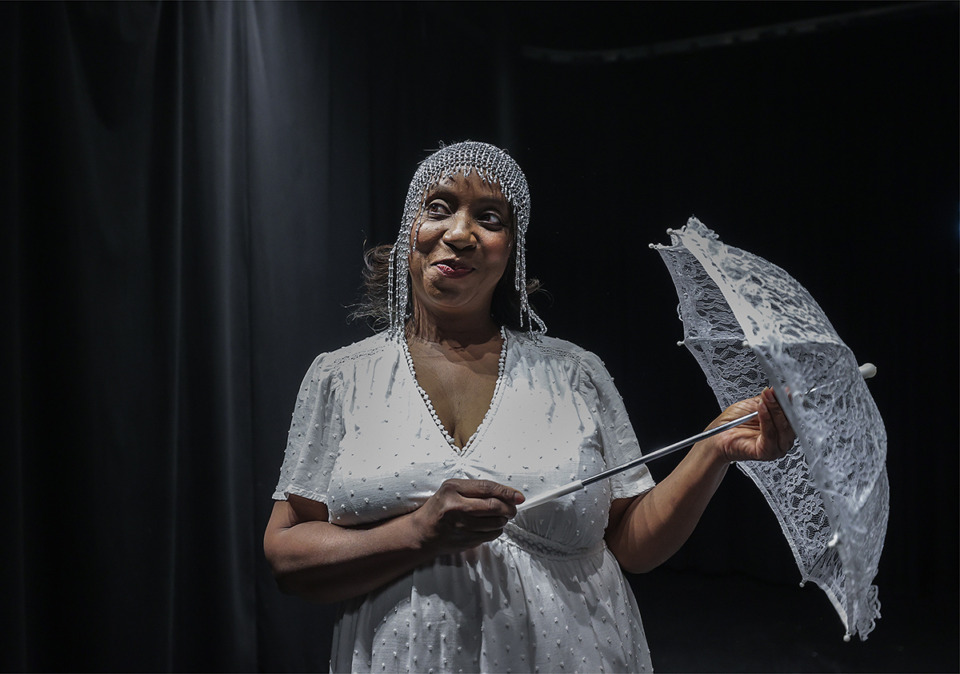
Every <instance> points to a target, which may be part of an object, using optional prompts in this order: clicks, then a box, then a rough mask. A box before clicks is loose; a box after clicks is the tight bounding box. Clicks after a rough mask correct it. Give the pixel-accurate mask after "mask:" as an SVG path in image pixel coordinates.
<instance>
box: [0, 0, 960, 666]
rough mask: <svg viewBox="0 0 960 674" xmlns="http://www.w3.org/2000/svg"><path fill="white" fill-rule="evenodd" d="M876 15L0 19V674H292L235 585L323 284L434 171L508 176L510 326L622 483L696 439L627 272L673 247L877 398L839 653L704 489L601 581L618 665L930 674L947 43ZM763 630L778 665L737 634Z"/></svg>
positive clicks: (790, 572)
mask: <svg viewBox="0 0 960 674" xmlns="http://www.w3.org/2000/svg"><path fill="white" fill-rule="evenodd" d="M776 7H779V9H776ZM884 7H886V8H887V9H888V10H889V9H890V8H891V7H894V5H891V4H889V3H830V4H829V5H826V4H823V3H810V4H807V5H795V4H792V3H789V4H782V3H746V4H738V3H721V4H719V5H714V4H710V3H708V4H697V3H693V4H691V3H682V4H671V3H650V4H647V3H636V4H633V3H630V4H621V3H609V4H607V3H600V4H594V3H591V4H587V5H581V4H567V3H562V4H549V3H518V4H498V3H482V4H457V3H451V4H433V3H427V4H419V3H414V4H407V3H384V4H380V3H371V4H367V3H330V4H326V3H304V4H300V3H244V2H237V3H209V4H208V3H186V4H178V3H102V4H101V3H36V4H30V3H22V4H21V3H3V4H2V5H0V54H2V58H0V69H2V70H0V91H2V93H3V96H4V100H5V104H4V105H3V106H2V107H0V171H2V174H0V178H2V193H0V198H2V202H0V218H2V223H3V225H2V230H0V237H2V238H0V277H2V279H3V305H2V312H3V313H2V323H3V329H2V335H3V339H4V342H3V344H2V347H3V348H2V355H0V368H2V369H0V382H2V390H3V394H4V398H3V401H4V405H3V406H2V412H0V415H2V416H0V422H2V423H0V429H2V430H0V433H2V436H0V437H2V439H3V440H2V442H3V452H2V455H0V461H2V464H0V507H2V511H3V513H4V520H3V521H4V525H5V531H6V532H7V542H6V544H5V545H3V546H0V547H2V552H0V558H2V560H3V565H2V573H3V581H4V582H3V585H4V600H3V602H2V609H0V611H2V615H3V619H4V623H5V625H6V629H5V632H4V633H5V635H6V636H5V639H4V644H5V647H4V648H3V649H2V655H0V668H2V669H4V670H7V671H10V670H20V671H120V670H132V671H145V670H164V671H254V670H261V671H306V670H325V669H326V658H327V655H328V653H329V639H330V629H331V625H332V621H333V618H334V613H333V609H332V608H330V607H319V606H314V605H311V604H308V603H306V602H303V601H301V600H299V599H296V598H291V597H285V596H283V595H281V594H280V593H279V592H278V591H277V590H276V588H275V586H274V584H273V581H272V579H271V577H270V574H269V570H268V569H267V566H266V564H265V562H264V560H263V555H262V547H261V536H262V531H263V527H264V525H265V523H266V519H267V516H268V513H269V510H270V507H271V501H270V495H271V493H272V490H273V486H274V484H275V481H276V477H277V474H278V470H279V465H280V461H281V456H282V452H283V447H284V445H285V436H286V430H287V425H288V423H289V418H290V412H291V411H292V409H293V403H294V400H295V394H296V388H297V385H298V384H299V382H300V378H301V377H302V375H303V373H304V371H305V370H306V368H307V367H308V366H309V364H310V362H311V361H312V359H313V357H314V356H315V355H316V354H317V353H319V352H321V351H324V350H329V349H332V348H335V347H337V346H339V345H342V344H344V343H347V342H349V341H352V340H354V339H356V338H359V337H362V336H365V335H366V334H368V330H367V328H366V327H365V326H364V325H359V324H348V323H347V322H346V316H347V314H348V313H349V305H350V304H351V303H353V302H354V301H356V298H357V289H358V286H359V280H360V277H359V271H360V256H361V253H362V250H363V247H364V245H365V244H372V243H382V242H387V241H390V240H392V238H393V236H394V233H395V231H396V228H397V225H398V224H399V216H400V208H401V204H402V199H403V195H404V194H405V191H406V185H407V181H408V180H409V177H410V175H411V174H412V172H413V170H414V169H415V166H416V162H417V161H419V160H420V159H422V158H423V156H424V155H425V153H426V151H427V150H428V149H431V148H435V147H437V145H438V143H439V142H440V141H446V142H452V141H456V140H463V139H467V138H471V139H476V140H488V141H491V142H494V143H497V144H500V145H503V146H505V147H507V148H508V149H509V150H510V151H511V152H512V154H513V155H514V156H515V157H516V158H517V159H518V161H519V162H520V164H521V165H522V166H523V167H524V169H525V170H526V172H527V176H528V178H529V181H530V184H531V190H532V195H533V205H532V224H531V230H530V236H529V268H530V271H531V273H533V274H534V275H536V276H539V277H540V278H541V279H542V281H543V282H544V284H545V286H546V287H547V288H548V289H549V290H550V295H549V296H544V297H541V298H540V300H539V302H538V306H539V307H540V310H541V314H542V315H543V316H544V317H545V319H546V321H547V323H548V325H549V326H550V329H551V334H554V335H556V336H559V337H564V338H568V339H572V340H574V341H577V342H579V343H581V344H583V345H584V346H586V347H587V348H590V349H592V350H594V351H596V352H597V353H598V354H600V356H601V357H602V358H603V359H604V360H605V361H606V363H607V365H608V367H609V369H610V370H611V371H612V372H613V374H614V376H615V377H616V379H617V382H618V384H619V386H620V388H621V392H622V393H623V395H624V398H625V399H626V402H627V406H628V408H629V410H630V412H631V416H632V418H633V421H634V424H635V426H636V427H637V432H638V436H639V437H640V439H641V442H642V444H644V445H645V446H647V447H648V448H650V449H652V448H655V447H656V446H657V445H659V444H666V443H668V442H671V441H673V440H675V439H677V438H678V437H682V436H685V435H688V434H690V433H693V432H696V431H697V430H699V429H700V428H702V427H703V426H704V425H705V424H706V423H707V422H708V421H709V420H710V419H711V418H712V417H713V416H714V415H715V413H716V411H717V409H716V403H715V402H714V401H713V399H712V396H711V394H710V392H709V390H708V389H707V387H706V384H705V383H704V380H703V377H702V375H701V374H700V373H699V371H698V369H697V367H696V365H695V363H694V361H693V359H692V357H691V356H689V355H688V354H686V353H685V352H683V351H682V350H680V349H678V348H677V347H676V346H675V345H674V344H675V342H676V341H677V339H679V338H680V335H681V327H680V323H679V321H677V319H676V312H675V308H676V297H675V295H674V293H673V289H672V286H671V284H670V281H669V277H668V275H667V272H666V270H665V268H663V266H662V264H661V262H660V260H659V257H658V256H657V255H656V254H655V253H654V252H652V251H650V250H649V249H648V247H647V244H648V243H651V242H665V241H667V236H666V234H665V230H666V228H668V227H679V226H682V225H683V224H684V222H685V221H686V218H687V217H688V216H690V215H696V216H698V217H699V218H700V219H702V220H703V221H704V222H706V223H707V224H708V225H709V226H711V227H713V228H714V229H716V230H717V231H718V232H719V233H720V234H721V236H722V237H723V238H724V239H725V240H726V241H727V242H729V243H731V244H733V245H736V246H739V247H742V248H745V249H747V250H751V251H752V252H755V253H758V254H760V255H762V256H764V257H766V258H767V259H769V260H771V261H773V262H775V263H777V264H779V265H780V266H782V267H784V268H785V269H786V270H787V271H789V272H790V273H791V274H793V275H794V276H795V277H797V278H798V279H799V280H800V281H801V282H802V283H804V284H805V285H806V286H807V287H808V289H809V290H810V291H811V292H812V294H813V295H814V297H816V298H817V299H818V300H819V301H820V303H821V304H822V306H823V307H824V309H825V310H826V312H827V314H828V315H829V316H830V317H831V319H832V321H833V322H834V325H835V327H836V328H837V330H838V332H839V334H840V335H841V337H843V338H844V339H845V341H847V343H848V344H849V345H850V346H851V347H852V348H853V349H854V351H855V352H856V353H857V354H858V356H859V357H860V358H861V360H870V361H873V362H875V363H877V364H878V366H879V369H880V374H879V376H878V378H877V379H876V380H875V382H873V383H871V388H872V390H873V391H874V395H875V398H876V399H877V402H878V404H879V406H880V410H881V412H882V414H883V416H884V418H885V420H886V424H887V430H888V433H889V437H890V449H889V460H888V469H889V473H890V484H891V517H890V526H889V533H888V539H887V546H886V549H885V552H884V556H883V558H882V560H881V570H880V575H879V576H878V578H877V583H878V584H879V586H880V597H881V601H883V602H884V617H883V618H882V619H881V621H880V622H879V623H878V627H877V630H876V631H875V632H874V634H873V635H872V636H871V639H870V640H869V641H868V642H866V643H865V644H849V645H844V644H842V643H840V636H841V634H842V628H841V626H840V624H839V621H838V620H837V619H836V617H835V616H834V615H833V614H832V609H831V607H830V606H829V603H828V602H827V600H826V598H825V597H823V596H822V595H820V594H819V591H818V590H815V589H812V588H807V589H805V590H800V589H799V588H796V581H797V580H798V574H797V572H796V571H795V569H794V567H793V562H792V559H791V558H790V554H789V551H788V549H787V548H786V545H785V543H784V542H783V541H782V538H781V537H780V534H779V531H778V530H777V526H776V523H775V521H773V518H772V515H770V513H769V512H768V511H767V510H766V508H765V505H764V504H763V503H762V499H761V498H760V497H759V495H758V494H757V493H756V490H755V489H754V488H753V487H752V485H750V484H749V483H748V482H747V481H746V480H745V479H743V478H742V477H741V476H739V475H736V474H735V473H733V472H732V473H731V475H730V476H729V477H728V479H727V481H726V483H725V484H724V485H723V487H722V488H721V490H720V492H719V493H718V495H717V498H716V500H715V502H714V503H713V504H712V505H711V507H710V509H709V510H708V512H707V514H706V516H705V517H704V521H703V522H702V523H701V526H700V528H699V529H698V530H697V532H695V534H694V537H693V538H692V539H691V541H690V543H689V544H688V545H687V546H686V548H685V549H684V550H683V551H681V553H679V554H678V555H677V556H676V557H675V558H674V559H673V560H671V561H670V562H669V563H668V564H667V565H666V567H665V568H664V569H662V570H658V571H655V572H653V573H651V574H647V575H646V576H643V577H639V578H636V579H633V582H634V586H635V589H636V590H637V592H638V595H639V596H640V603H641V607H642V611H643V613H644V616H645V620H646V622H647V625H648V627H647V629H648V634H649V636H650V641H651V647H652V649H653V656H654V663H655V665H658V667H660V668H661V669H664V670H668V671H669V670H671V669H673V670H680V669H684V668H688V669H712V670H721V669H727V668H729V669H735V670H739V671H743V670H754V671H775V670H777V669H780V668H784V667H786V668H788V669H791V670H794V671H799V670H807V671H823V670H844V671H868V670H877V669H888V670H890V671H893V670H897V671H907V670H915V671H932V670H941V669H942V670H950V669H952V670H956V668H957V665H958V663H957V634H958V629H957V576H958V574H957V530H958V521H957V506H956V500H957V440H956V437H957V436H956V432H957V409H958V398H957V379H956V376H957V370H958V368H957V365H958V362H957V360H958V349H957V346H958V345H957V332H958V325H957V308H958V294H957V287H958V277H957V271H958V256H957V248H958V240H957V234H958V217H957V216H958V205H960V197H958V187H957V186H958V170H957V166H958V162H957V147H958V133H957V111H958V104H957V86H956V83H957V81H958V67H957V61H958V60H957V56H958V50H957V42H958V40H957V31H956V25H957V5H956V4H955V3H913V5H912V8H908V9H903V10H902V11H899V12H896V11H887V12H882V11H879V10H881V9H883V8H884ZM874 10H877V11H874ZM825 12H830V13H831V14H832V15H834V16H835V20H833V21H820V22H818V21H813V22H812V23H809V21H810V20H814V19H817V18H818V17H821V15H823V14H824V13H825ZM836 17H839V18H836ZM798 21H799V22H801V23H797V22H798ZM804 21H808V23H803V22H804ZM771 25H774V26H780V27H779V28H778V29H774V30H767V31H756V32H753V33H750V32H747V33H744V32H742V29H744V28H748V27H750V26H771ZM697 35H705V36H714V38H716V36H717V35H720V36H721V39H705V40H700V41H696V40H694V41H691V40H688V39H687V38H691V37H695V36H697ZM724 36H725V37H724ZM643 45H647V46H649V45H654V46H655V47H657V48H655V49H646V50H644V49H639V50H638V49H635V47H638V46H643ZM597 50H600V51H599V52H598V51H597ZM674 463H675V461H674ZM671 465H672V464H671V460H665V461H664V462H662V463H660V464H657V465H655V466H654V467H653V471H654V474H655V475H656V476H657V477H658V478H662V477H663V476H664V475H666V474H667V472H668V471H669V468H670V466H671ZM738 583H740V584H744V583H746V586H747V587H752V588H754V589H756V588H760V590H761V591H762V592H764V593H768V594H769V593H775V595H776V596H777V597H778V602H780V603H778V604H777V605H776V606H773V607H772V608H771V607H769V605H768V604H764V602H763V600H762V598H761V597H759V596H756V597H751V596H737V595H731V594H730V591H729V588H731V587H733V586H734V585H736V584H738ZM771 596H773V595H771ZM794 601H796V602H797V604H796V605H794V604H793V603H792V602H794ZM800 605H804V606H806V605H810V606H813V607H814V611H815V612H816V614H817V615H818V616H819V617H818V618H817V619H816V620H817V628H816V630H815V631H814V632H813V633H812V634H813V636H811V633H810V632H804V633H803V635H802V638H799V641H800V642H801V643H800V644H799V645H798V644H797V643H796V642H797V641H798V637H797V636H796V635H795V634H793V635H787V634H784V633H782V632H776V631H773V630H771V633H766V631H765V627H768V626H769V625H770V624H771V621H776V620H779V621H781V622H784V621H788V620H789V616H790V615H791V612H797V613H799V609H798V608H797V607H798V606H800ZM698 615H699V616H700V617H698ZM706 615H710V616H720V617H719V618H718V619H714V618H710V619H707V618H704V617H703V616H706ZM675 626H676V627H678V629H673V628H674V627H675ZM681 630H687V634H688V636H687V637H686V638H681V637H682V635H680V634H679V633H680V631H681ZM744 632H749V633H750V634H751V635H752V637H751V638H754V639H756V640H757V643H751V642H750V641H749V640H748V641H743V637H742V636H737V635H742V634H743V633H744ZM737 639H740V641H736V640H737ZM717 642H722V643H725V644H730V643H734V642H736V643H738V644H741V646H742V650H739V651H737V652H734V653H732V654H731V653H726V654H723V653H720V652H719V650H714V651H711V648H713V646H711V644H714V643H717ZM760 642H762V643H764V644H772V645H773V647H772V648H769V649H768V651H764V650H763V649H761V648H760V647H759V646H758V643H760ZM691 644H698V645H699V646H698V648H696V649H694V648H692V646H691ZM718 648H719V647H718ZM791 649H793V650H791ZM693 651H700V653H699V655H700V659H699V660H698V661H697V662H696V663H695V664H691V663H690V661H689V660H684V659H683V657H681V656H682V655H683V654H684V653H690V652H693ZM788 651H789V652H790V654H791V655H790V657H791V658H792V659H790V660H789V664H784V662H785V661H784V660H783V658H784V653H785V652H788ZM721 656H724V657H727V656H728V657H729V659H728V660H725V659H723V657H721ZM751 658H752V659H751ZM765 658H766V659H765Z"/></svg>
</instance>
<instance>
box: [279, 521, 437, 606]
mask: <svg viewBox="0 0 960 674" xmlns="http://www.w3.org/2000/svg"><path fill="white" fill-rule="evenodd" d="M271 519H272V518H271ZM418 540H419V538H418V537H417V536H416V535H414V532H413V531H412V530H411V524H410V518H409V517H408V516H402V517H398V518H395V519H393V520H389V521H387V522H384V523H382V524H379V525H377V526H374V527H371V528H366V529H347V528H343V527H339V526H337V525H335V524H330V523H329V522H322V521H306V522H299V523H295V524H293V525H292V526H289V527H284V526H277V527H274V528H272V530H268V533H267V535H266V536H265V537H264V552H265V553H266V556H267V560H268V561H269V562H270V565H271V567H272V568H273V572H274V577H275V578H276V580H277V584H278V585H279V587H280V589H281V590H283V591H284V592H287V593H290V594H295V595H298V596H301V597H304V598H306V599H311V600H314V601H319V602H336V601H341V600H343V599H350V598H352V597H357V596H360V595H362V594H366V593H367V592H370V591H371V590H375V589H377V588H378V587H381V586H383V585H385V584H387V583H389V582H390V581H392V580H395V579H396V578H398V577H400V576H402V575H404V574H406V573H408V572H409V571H411V570H413V569H414V568H416V567H417V566H420V565H421V564H423V563H425V562H428V561H429V560H430V559H432V558H433V557H434V556H435V555H436V552H432V551H430V550H427V549H425V548H424V547H422V546H421V545H419V544H418Z"/></svg>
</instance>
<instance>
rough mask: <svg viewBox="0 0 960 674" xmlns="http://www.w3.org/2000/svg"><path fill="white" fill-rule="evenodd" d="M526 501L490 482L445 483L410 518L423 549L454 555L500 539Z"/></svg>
mask: <svg viewBox="0 0 960 674" xmlns="http://www.w3.org/2000/svg"><path fill="white" fill-rule="evenodd" d="M523 500H524V497H523V494H522V493H520V492H519V491H517V490H516V489H513V488H512V487H507V486H505V485H502V484H499V483H497V482H492V481H490V480H446V481H445V482H444V483H443V484H442V485H440V488H439V489H438V490H437V492H436V493H435V494H434V495H433V496H431V497H430V498H429V499H427V501H426V502H425V503H424V504H423V505H422V506H420V508H418V509H417V510H415V511H413V512H412V513H410V517H411V519H412V523H413V524H414V525H415V527H416V531H417V532H418V534H419V536H420V543H421V545H422V546H423V548H424V549H427V550H430V551H432V552H433V553H434V554H444V553H454V552H460V551H462V550H469V549H470V548H475V547H476V546H478V545H480V544H481V543H486V542H487V541H492V540H494V539H495V538H497V537H498V536H500V534H501V533H502V532H503V527H504V525H506V523H507V522H508V521H509V520H510V519H511V518H513V517H514V516H515V515H516V514H517V505H518V504H520V503H523Z"/></svg>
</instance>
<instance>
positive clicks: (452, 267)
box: [433, 260, 473, 278]
mask: <svg viewBox="0 0 960 674" xmlns="http://www.w3.org/2000/svg"><path fill="white" fill-rule="evenodd" d="M433 266H434V267H436V268H437V271H439V272H440V274H441V275H443V276H445V277H446V278H462V277H464V276H466V275H467V274H469V273H470V272H472V271H473V268H472V267H468V266H467V265H465V264H462V263H459V262H456V261H453V260H446V261H444V262H437V263H436V264H434V265H433Z"/></svg>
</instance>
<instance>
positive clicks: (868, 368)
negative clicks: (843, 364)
mask: <svg viewBox="0 0 960 674" xmlns="http://www.w3.org/2000/svg"><path fill="white" fill-rule="evenodd" d="M860 374H861V375H862V376H863V378H864V379H871V378H873V377H876V376H877V366H876V365H874V364H873V363H864V364H863V365H861V366H860Z"/></svg>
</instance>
